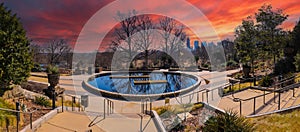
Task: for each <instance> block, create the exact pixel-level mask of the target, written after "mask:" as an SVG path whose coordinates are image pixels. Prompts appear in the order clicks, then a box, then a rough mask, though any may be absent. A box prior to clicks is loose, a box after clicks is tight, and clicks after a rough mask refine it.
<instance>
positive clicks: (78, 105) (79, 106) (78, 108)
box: [78, 98, 81, 112]
mask: <svg viewBox="0 0 300 132" xmlns="http://www.w3.org/2000/svg"><path fill="white" fill-rule="evenodd" d="M78 104H79V105H78V112H80V106H81V102H80V98H78Z"/></svg>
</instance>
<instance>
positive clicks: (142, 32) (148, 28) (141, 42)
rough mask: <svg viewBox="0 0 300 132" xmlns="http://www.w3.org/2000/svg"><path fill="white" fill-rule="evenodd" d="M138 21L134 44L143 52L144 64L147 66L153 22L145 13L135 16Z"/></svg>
mask: <svg viewBox="0 0 300 132" xmlns="http://www.w3.org/2000/svg"><path fill="white" fill-rule="evenodd" d="M137 23H138V30H139V32H138V33H137V34H138V36H137V37H134V39H135V46H136V47H137V48H138V50H140V51H141V52H144V58H145V66H146V67H148V56H149V50H150V46H151V44H152V42H153V37H154V36H153V28H154V26H153V22H152V19H151V18H150V17H149V16H147V15H141V16H138V17H137Z"/></svg>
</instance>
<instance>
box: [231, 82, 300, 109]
mask: <svg viewBox="0 0 300 132" xmlns="http://www.w3.org/2000/svg"><path fill="white" fill-rule="evenodd" d="M292 79H294V78H292ZM287 81H291V79H288V80H285V81H284V82H280V83H279V84H277V85H280V84H282V83H285V82H287ZM275 85H276V84H275ZM275 85H273V86H275ZM298 87H300V83H299V82H298V83H294V84H291V85H288V86H285V87H281V88H277V89H274V90H271V91H268V93H266V91H263V92H264V93H263V94H261V95H257V96H254V97H250V98H247V99H240V98H235V97H234V94H232V96H233V101H234V102H239V103H240V115H242V102H246V101H250V100H253V112H252V114H253V115H254V114H256V99H258V98H260V97H262V98H263V105H266V95H269V94H272V93H273V94H274V97H273V100H274V102H275V100H276V93H278V94H277V96H278V102H277V103H278V110H280V109H281V104H280V103H281V93H282V92H284V91H288V90H290V89H292V90H293V91H292V92H293V94H292V96H293V97H295V88H298Z"/></svg>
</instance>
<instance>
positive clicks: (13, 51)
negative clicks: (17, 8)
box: [0, 3, 33, 88]
mask: <svg viewBox="0 0 300 132" xmlns="http://www.w3.org/2000/svg"><path fill="white" fill-rule="evenodd" d="M32 66H33V63H32V55H31V53H30V49H29V41H28V38H27V37H26V32H25V30H24V29H23V27H22V24H21V22H20V20H19V18H17V16H16V14H12V13H11V10H8V9H7V8H6V7H5V6H4V4H3V3H2V4H1V5H0V84H1V87H4V88H6V87H7V86H8V85H9V84H11V83H14V84H20V83H21V82H23V81H26V79H27V77H29V75H30V70H31V68H32Z"/></svg>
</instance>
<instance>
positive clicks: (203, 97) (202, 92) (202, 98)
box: [202, 92, 204, 102]
mask: <svg viewBox="0 0 300 132" xmlns="http://www.w3.org/2000/svg"><path fill="white" fill-rule="evenodd" d="M202 102H204V92H202Z"/></svg>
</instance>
